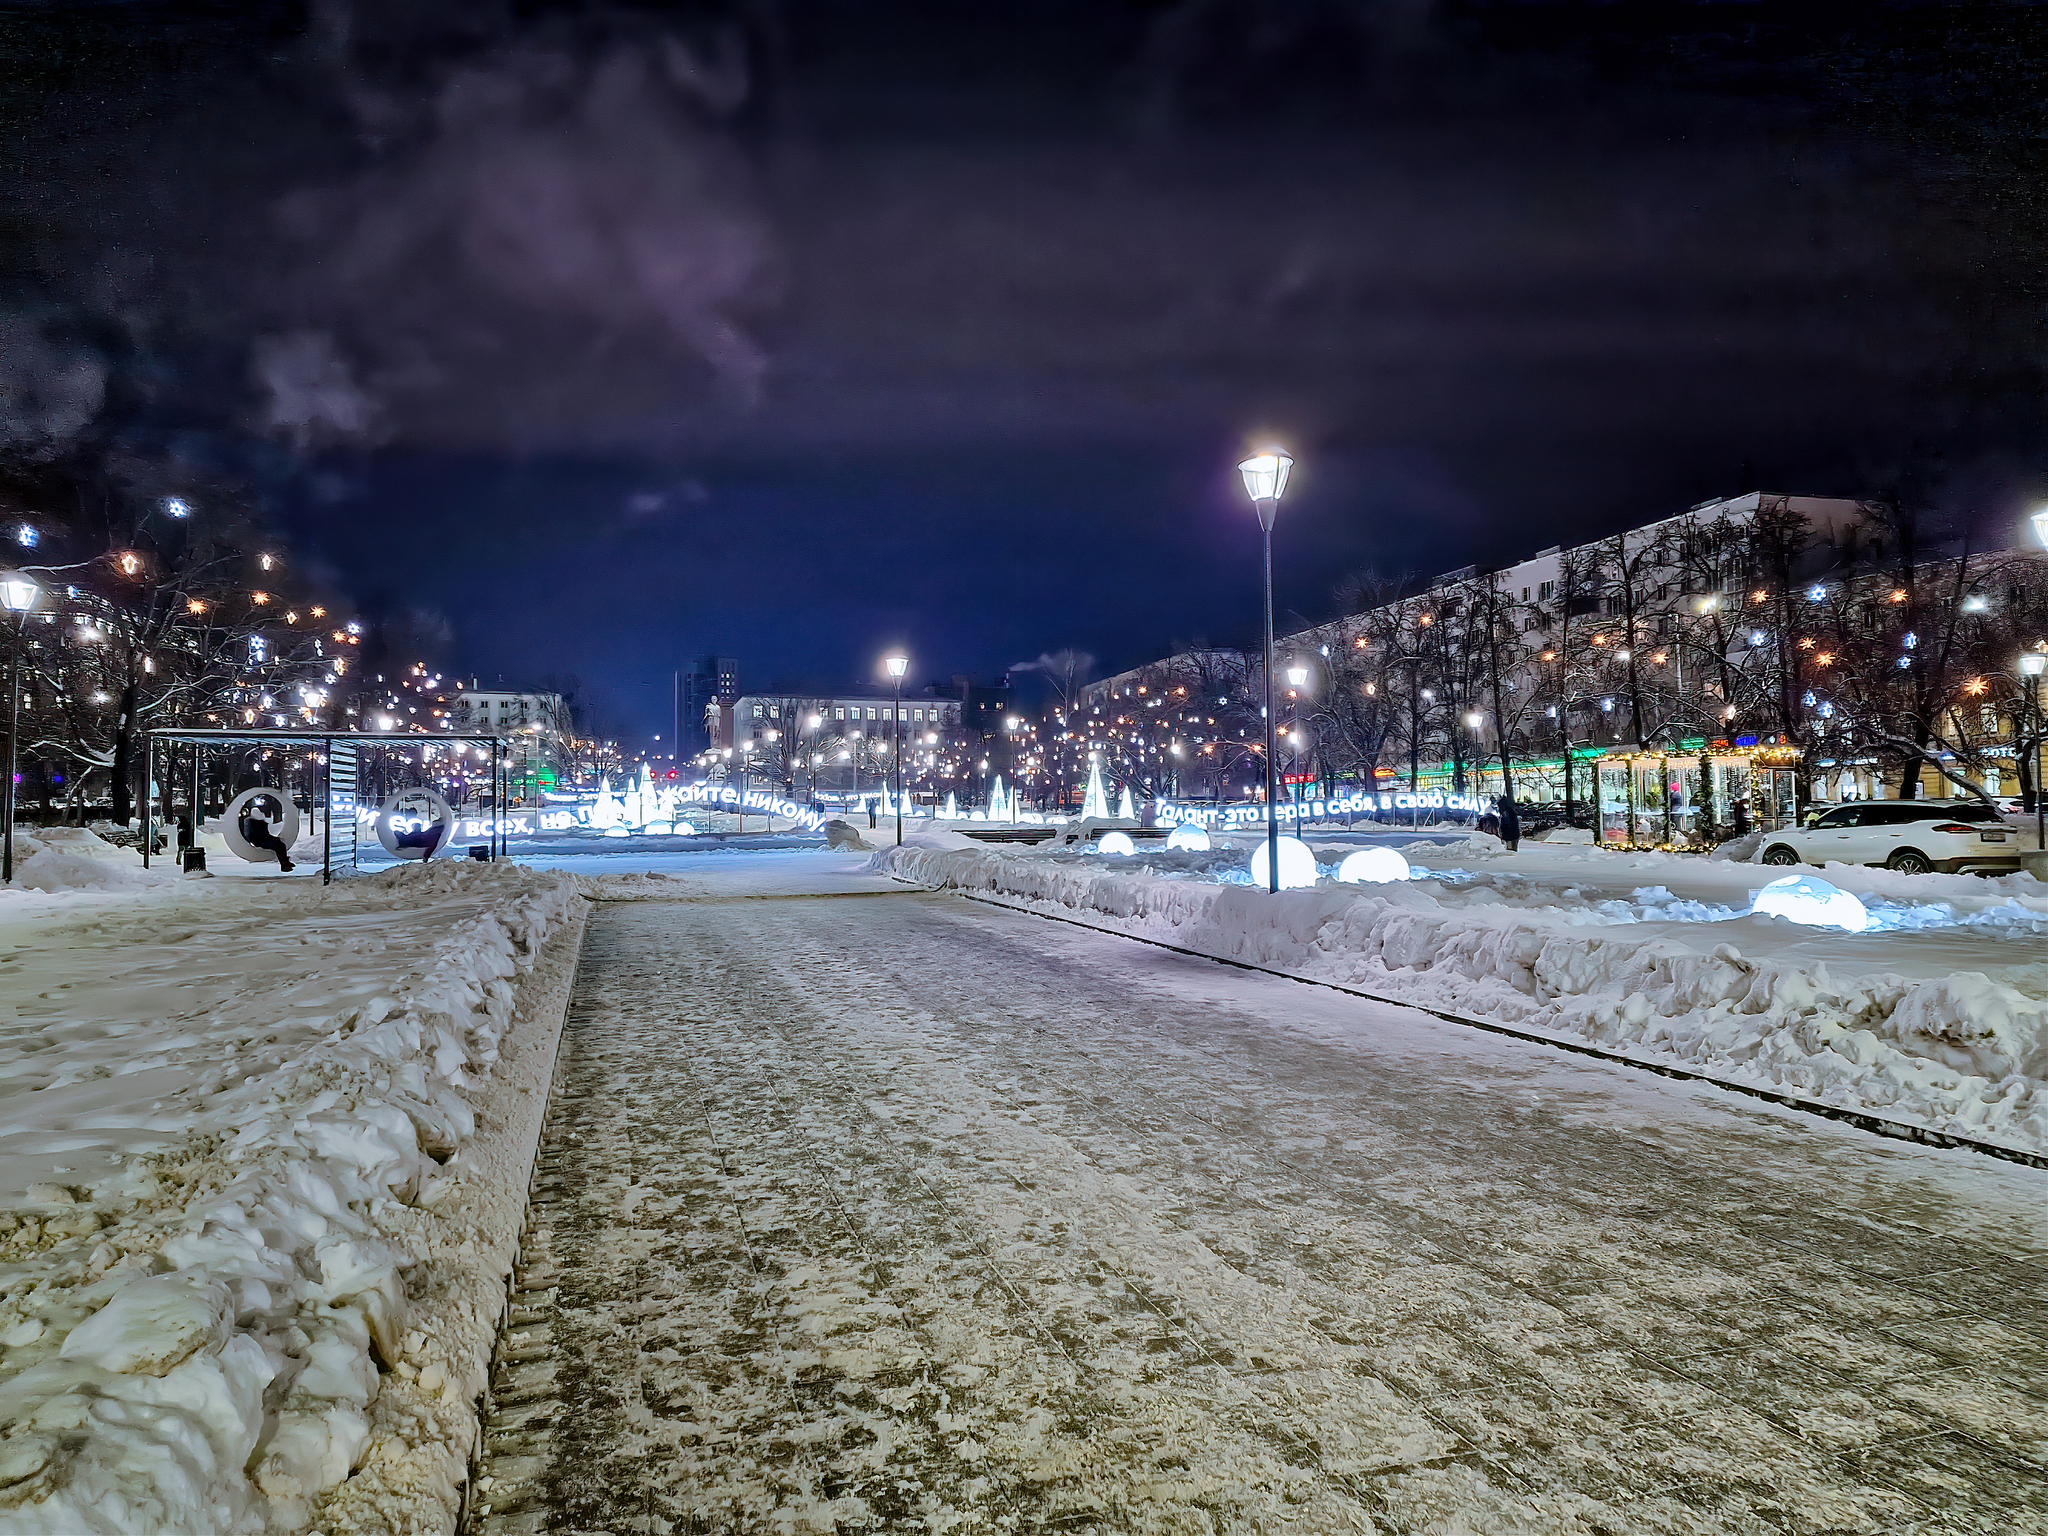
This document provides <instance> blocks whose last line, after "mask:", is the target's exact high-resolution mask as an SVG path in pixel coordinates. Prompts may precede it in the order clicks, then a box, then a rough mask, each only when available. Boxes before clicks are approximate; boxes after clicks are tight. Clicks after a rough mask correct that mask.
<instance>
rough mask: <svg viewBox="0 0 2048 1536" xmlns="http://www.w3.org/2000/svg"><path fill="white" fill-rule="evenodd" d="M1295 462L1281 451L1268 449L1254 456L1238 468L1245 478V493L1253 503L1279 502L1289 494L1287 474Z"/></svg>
mask: <svg viewBox="0 0 2048 1536" xmlns="http://www.w3.org/2000/svg"><path fill="white" fill-rule="evenodd" d="M1292 468H1294V460H1293V459H1291V458H1290V457H1288V455H1287V454H1286V453H1285V452H1284V451H1283V450H1281V449H1278V448H1268V449H1266V450H1264V451H1263V452H1260V453H1255V454H1253V455H1252V456H1251V457H1250V458H1248V459H1246V460H1245V461H1244V462H1243V463H1242V464H1240V465H1238V466H1237V472H1238V473H1239V474H1241V475H1243V476H1244V488H1245V493H1246V494H1247V495H1249V496H1250V497H1251V499H1252V500H1253V501H1278V500H1279V499H1280V498H1281V497H1282V496H1284V495H1286V494H1287V472H1288V471H1289V470H1290V469H1292Z"/></svg>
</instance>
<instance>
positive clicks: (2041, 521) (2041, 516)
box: [2027, 507, 2048, 544]
mask: <svg viewBox="0 0 2048 1536" xmlns="http://www.w3.org/2000/svg"><path fill="white" fill-rule="evenodd" d="M2027 521H2028V522H2030V523H2032V524H2033V525H2034V541H2035V542H2036V543H2038V544H2048V507H2043V508H2042V509H2041V510H2040V511H2038V512H2036V513H2035V514H2034V515H2033V516H2032V517H2030V518H2028V519H2027Z"/></svg>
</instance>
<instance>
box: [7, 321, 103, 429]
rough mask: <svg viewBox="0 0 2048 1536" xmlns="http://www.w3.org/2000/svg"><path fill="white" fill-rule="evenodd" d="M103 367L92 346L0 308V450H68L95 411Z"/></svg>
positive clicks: (97, 408)
mask: <svg viewBox="0 0 2048 1536" xmlns="http://www.w3.org/2000/svg"><path fill="white" fill-rule="evenodd" d="M108 371H109V370H108V366H107V362H106V359H105V358H104V357H103V356H102V355H101V353H100V351H99V350H98V349H97V348H96V347H93V346H91V345H89V344H88V343H86V342H84V341H82V340H77V339H66V338H64V337H62V336H61V335H60V334H58V333H57V332H55V331H54V330H53V329H52V327H51V326H50V325H48V324H47V323H45V322H43V321H41V320H39V319H38V318H37V317H36V316H35V315H34V314H33V313H29V312H22V311H15V312H13V313H8V312H4V311H0V453H6V454H16V455H19V456H21V457H22V458H24V459H26V460H28V461H30V462H35V461H38V460H43V459H48V458H52V457H54V456H55V455H57V454H60V453H63V452H65V451H66V450H67V449H69V448H70V447H71V445H72V444H73V443H74V442H75V441H76V440H77V438H78V437H79V435H80V434H81V433H83V432H84V431H85V429H86V428H87V427H89V426H91V425H92V422H93V419H94V418H95V417H96V416H98V415H99V412H100V406H101V405H102V404H103V403H104V401H105V399H106V392H107V374H108Z"/></svg>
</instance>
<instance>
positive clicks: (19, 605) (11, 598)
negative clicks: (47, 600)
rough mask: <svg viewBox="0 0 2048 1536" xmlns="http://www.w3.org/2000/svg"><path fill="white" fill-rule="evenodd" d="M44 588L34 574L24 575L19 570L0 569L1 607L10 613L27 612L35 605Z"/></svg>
mask: <svg viewBox="0 0 2048 1536" xmlns="http://www.w3.org/2000/svg"><path fill="white" fill-rule="evenodd" d="M42 590H43V589H42V588H41V587H40V586H38V585H37V584H36V579H35V578H34V577H33V576H24V575H22V574H21V573H20V572H19V571H0V608H5V609H6V610H7V611H8V612H9V613H27V612H28V611H29V609H31V608H33V607H35V605H36V598H37V597H39V596H40V595H41V594H42Z"/></svg>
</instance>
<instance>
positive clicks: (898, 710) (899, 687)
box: [882, 656, 910, 848]
mask: <svg viewBox="0 0 2048 1536" xmlns="http://www.w3.org/2000/svg"><path fill="white" fill-rule="evenodd" d="M882 665H883V666H885V667H887V668H888V669H889V681H890V682H892V683H894V684H895V685H896V702H895V704H894V705H893V706H891V710H890V715H889V761H890V764H891V766H892V767H894V769H895V771H896V846H897V847H898V848H901V847H902V846H903V674H904V673H906V672H908V671H909V670H910V658H909V657H908V656H891V657H888V658H887V659H886V660H884V661H883V663H882Z"/></svg>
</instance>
